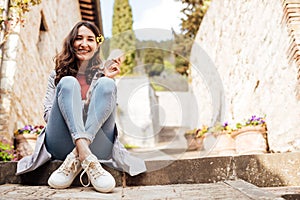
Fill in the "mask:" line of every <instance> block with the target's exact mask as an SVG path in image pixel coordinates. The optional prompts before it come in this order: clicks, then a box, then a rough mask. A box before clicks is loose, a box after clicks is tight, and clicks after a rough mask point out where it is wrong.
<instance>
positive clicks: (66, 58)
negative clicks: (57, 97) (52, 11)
mask: <svg viewBox="0 0 300 200" xmlns="http://www.w3.org/2000/svg"><path fill="white" fill-rule="evenodd" d="M81 26H85V27H87V28H88V29H90V30H91V31H92V32H93V33H94V34H95V38H97V37H98V36H101V33H100V31H99V29H98V28H97V27H96V26H95V25H94V24H92V23H90V22H87V21H80V22H78V23H77V24H76V25H75V26H74V27H73V29H72V30H71V31H70V33H69V34H68V35H67V37H66V38H65V39H64V43H63V48H62V51H61V52H60V53H58V54H57V55H56V56H55V57H54V61H55V71H56V77H55V80H54V83H55V85H57V84H58V83H59V81H60V79H62V78H63V77H64V76H74V77H75V76H76V75H77V72H78V66H77V61H78V58H77V57H76V51H75V49H74V47H73V44H74V41H75V38H76V37H77V34H78V29H79V28H80V27H81ZM97 42H98V41H97ZM99 52H100V48H98V49H97V50H96V52H95V54H94V56H93V57H92V58H91V59H90V60H89V63H88V66H87V68H86V71H85V75H86V82H87V84H89V85H90V84H91V82H92V79H93V77H94V75H95V73H96V72H98V71H99V70H100V68H99V66H100V65H101V64H102V61H101V59H100V53H99Z"/></svg>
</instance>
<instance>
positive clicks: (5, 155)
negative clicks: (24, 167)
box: [0, 137, 17, 162]
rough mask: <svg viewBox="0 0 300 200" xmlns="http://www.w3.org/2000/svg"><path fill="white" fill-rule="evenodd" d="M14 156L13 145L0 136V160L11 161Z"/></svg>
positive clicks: (14, 158)
mask: <svg viewBox="0 0 300 200" xmlns="http://www.w3.org/2000/svg"><path fill="white" fill-rule="evenodd" d="M16 157H17V156H16V152H15V149H14V146H13V145H12V144H11V143H10V142H9V141H8V140H6V139H5V138H4V137H0V161H4V162H7V161H12V160H16Z"/></svg>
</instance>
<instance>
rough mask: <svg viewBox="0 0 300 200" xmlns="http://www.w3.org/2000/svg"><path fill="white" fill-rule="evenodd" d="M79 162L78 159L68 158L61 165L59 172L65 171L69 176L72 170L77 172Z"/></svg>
mask: <svg viewBox="0 0 300 200" xmlns="http://www.w3.org/2000/svg"><path fill="white" fill-rule="evenodd" d="M78 164H79V160H78V159H74V160H73V159H71V158H67V159H66V160H65V161H64V162H63V163H62V165H61V166H60V167H59V169H58V172H62V173H64V174H65V175H66V176H69V174H70V173H71V171H72V172H74V173H76V172H77V170H78V169H77V166H78Z"/></svg>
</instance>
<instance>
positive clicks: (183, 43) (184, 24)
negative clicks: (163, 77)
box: [173, 0, 210, 75]
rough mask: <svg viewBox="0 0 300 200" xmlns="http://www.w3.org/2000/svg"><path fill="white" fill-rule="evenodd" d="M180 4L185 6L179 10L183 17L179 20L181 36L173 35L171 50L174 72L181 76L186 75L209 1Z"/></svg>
mask: <svg viewBox="0 0 300 200" xmlns="http://www.w3.org/2000/svg"><path fill="white" fill-rule="evenodd" d="M181 2H182V3H183V4H184V5H185V8H183V9H182V10H181V12H182V13H183V14H184V15H185V17H184V18H181V31H182V34H179V35H175V45H174V48H173V49H174V52H175V57H176V58H175V66H176V71H177V72H178V73H180V74H182V75H188V69H189V67H190V66H189V54H190V51H191V48H192V44H193V41H194V38H195V36H196V34H197V31H198V30H199V27H200V24H201V22H202V19H203V17H204V15H205V13H206V11H207V9H208V7H209V4H210V0H181Z"/></svg>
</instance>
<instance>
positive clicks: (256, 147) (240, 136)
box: [232, 115, 268, 154]
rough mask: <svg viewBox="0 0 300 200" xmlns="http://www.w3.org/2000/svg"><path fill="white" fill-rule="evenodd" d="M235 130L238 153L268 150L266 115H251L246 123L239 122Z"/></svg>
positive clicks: (264, 151) (234, 135) (265, 151)
mask: <svg viewBox="0 0 300 200" xmlns="http://www.w3.org/2000/svg"><path fill="white" fill-rule="evenodd" d="M236 128H237V129H236V130H235V131H234V132H233V134H232V135H233V137H234V138H235V146H236V151H237V153H238V154H255V153H267V152H268V140H267V124H266V121H265V117H258V116H256V115H253V116H251V117H250V118H249V119H248V120H246V121H245V122H244V123H237V124H236Z"/></svg>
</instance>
